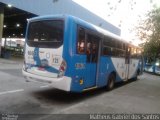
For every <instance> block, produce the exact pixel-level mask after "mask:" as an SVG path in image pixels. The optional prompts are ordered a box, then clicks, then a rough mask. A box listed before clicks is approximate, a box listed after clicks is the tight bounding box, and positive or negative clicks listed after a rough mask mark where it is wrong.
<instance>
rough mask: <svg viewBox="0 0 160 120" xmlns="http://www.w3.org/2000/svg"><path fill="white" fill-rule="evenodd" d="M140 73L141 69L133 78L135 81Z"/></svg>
mask: <svg viewBox="0 0 160 120" xmlns="http://www.w3.org/2000/svg"><path fill="white" fill-rule="evenodd" d="M138 75H139V70H137V72H136V76H135V77H134V78H133V79H134V80H135V81H136V80H137V79H138Z"/></svg>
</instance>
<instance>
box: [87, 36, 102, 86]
mask: <svg viewBox="0 0 160 120" xmlns="http://www.w3.org/2000/svg"><path fill="white" fill-rule="evenodd" d="M99 40H100V39H99V38H98V37H96V36H95V35H94V36H93V35H88V36H87V41H86V42H87V43H86V48H87V49H86V55H87V56H86V73H85V74H86V79H85V87H86V88H89V87H94V86H96V77H97V63H98V57H99V56H98V53H99Z"/></svg>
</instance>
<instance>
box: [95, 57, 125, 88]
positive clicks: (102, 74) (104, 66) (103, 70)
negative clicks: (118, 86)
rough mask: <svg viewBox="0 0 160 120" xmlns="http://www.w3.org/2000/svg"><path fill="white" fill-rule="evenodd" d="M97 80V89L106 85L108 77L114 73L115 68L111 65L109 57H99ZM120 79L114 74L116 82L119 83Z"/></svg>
mask: <svg viewBox="0 0 160 120" xmlns="http://www.w3.org/2000/svg"><path fill="white" fill-rule="evenodd" d="M99 69H100V70H99V79H98V83H97V85H98V87H103V86H106V85H107V83H108V77H109V75H110V74H111V73H112V72H116V68H115V66H114V64H113V61H112V59H111V57H101V58H100V68H99ZM121 80H122V79H121V78H120V76H119V75H118V74H117V72H116V82H117V81H121Z"/></svg>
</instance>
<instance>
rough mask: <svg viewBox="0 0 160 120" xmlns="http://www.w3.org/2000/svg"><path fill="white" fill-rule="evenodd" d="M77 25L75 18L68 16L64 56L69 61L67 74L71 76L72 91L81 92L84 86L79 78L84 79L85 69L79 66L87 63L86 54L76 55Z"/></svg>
mask: <svg viewBox="0 0 160 120" xmlns="http://www.w3.org/2000/svg"><path fill="white" fill-rule="evenodd" d="M76 33H77V25H76V23H75V22H74V20H73V19H71V18H68V19H67V21H66V29H65V39H64V49H63V58H64V59H65V60H66V62H67V70H66V72H65V76H68V77H71V78H72V81H71V89H70V91H72V92H81V91H82V90H83V86H82V85H80V84H79V80H80V79H83V76H84V74H85V71H84V70H83V69H82V67H81V69H80V68H78V65H79V64H80V63H81V64H82V63H85V62H84V61H83V60H84V59H86V58H84V57H85V56H83V55H81V56H76V54H75V53H76V39H77V34H76Z"/></svg>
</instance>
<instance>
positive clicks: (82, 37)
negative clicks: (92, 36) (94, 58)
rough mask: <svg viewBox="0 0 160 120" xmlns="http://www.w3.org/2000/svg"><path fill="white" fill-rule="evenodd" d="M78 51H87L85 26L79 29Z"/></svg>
mask: <svg viewBox="0 0 160 120" xmlns="http://www.w3.org/2000/svg"><path fill="white" fill-rule="evenodd" d="M77 53H78V54H84V53H85V30H84V29H83V28H79V29H78V41H77Z"/></svg>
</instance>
